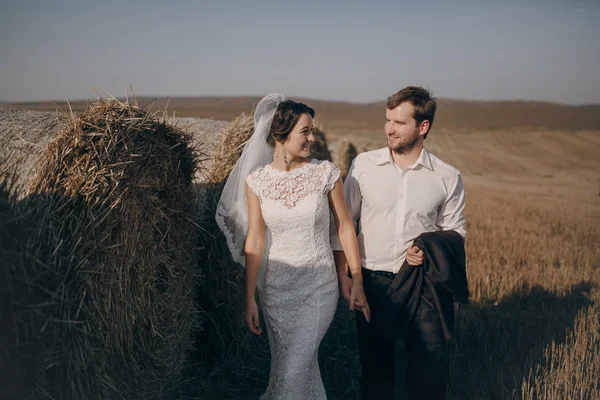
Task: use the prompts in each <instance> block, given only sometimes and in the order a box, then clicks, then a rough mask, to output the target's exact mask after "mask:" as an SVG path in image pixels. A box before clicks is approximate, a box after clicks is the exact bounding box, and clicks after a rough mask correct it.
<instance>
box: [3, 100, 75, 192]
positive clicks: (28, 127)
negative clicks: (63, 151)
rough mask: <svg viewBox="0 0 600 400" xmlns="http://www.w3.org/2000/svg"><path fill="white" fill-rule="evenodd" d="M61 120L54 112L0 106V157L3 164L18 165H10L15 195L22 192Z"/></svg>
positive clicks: (62, 121) (5, 166)
mask: <svg viewBox="0 0 600 400" xmlns="http://www.w3.org/2000/svg"><path fill="white" fill-rule="evenodd" d="M64 123H65V118H64V116H62V115H60V114H56V113H47V112H37V111H25V110H12V109H6V108H0V160H2V164H3V165H4V168H10V167H11V166H13V167H14V166H18V169H14V168H10V170H11V173H12V174H13V178H12V180H13V182H12V184H13V185H14V189H15V190H16V193H17V194H18V195H24V194H25V188H26V187H27V185H28V183H29V181H30V179H31V177H32V175H33V167H34V165H35V164H36V162H37V160H38V159H39V158H40V156H41V155H42V154H43V153H44V151H45V150H46V146H47V145H48V143H49V142H50V140H52V138H54V137H55V136H56V133H57V132H58V129H59V128H60V127H62V126H64Z"/></svg>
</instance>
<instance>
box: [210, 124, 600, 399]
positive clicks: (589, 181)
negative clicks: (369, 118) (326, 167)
mask: <svg viewBox="0 0 600 400" xmlns="http://www.w3.org/2000/svg"><path fill="white" fill-rule="evenodd" d="M343 137H344V136H342V135H335V134H330V135H328V141H329V143H330V149H331V148H335V147H336V144H337V142H338V141H339V140H340V139H341V138H343ZM352 139H353V141H354V142H356V143H358V144H359V148H362V149H365V150H368V149H373V148H377V147H382V146H384V145H385V140H384V139H383V134H369V135H355V136H354V137H353V138H352ZM425 144H426V146H427V147H428V148H429V149H430V151H432V152H433V153H434V154H436V155H438V156H439V157H440V158H441V159H443V160H444V161H446V162H448V163H450V164H452V165H454V166H456V167H457V168H459V169H460V170H461V173H462V175H463V179H464V182H465V191H466V198H467V206H466V210H465V214H466V218H467V229H468V233H467V242H466V247H467V263H468V279H469V285H470V291H471V304H470V305H468V306H461V308H460V309H459V310H458V313H457V330H456V337H455V340H454V342H453V343H452V345H451V356H450V359H451V383H450V389H449V390H450V393H449V398H451V399H456V400H458V399H600V274H599V273H600V225H599V223H600V197H599V189H600V157H599V156H598V154H600V132H597V131H543V130H530V131H527V130H523V131H519V130H504V131H503V130H494V131H492V130H488V131H480V132H452V131H446V132H443V133H438V132H432V134H431V135H430V136H429V137H428V139H427V140H426V142H425ZM252 343H253V344H252V347H251V349H252V350H251V354H248V355H247V358H246V357H244V359H245V361H244V362H243V363H241V364H239V363H235V364H232V365H231V366H229V368H228V367H224V368H223V370H222V371H221V372H220V374H217V375H214V376H212V377H211V380H210V381H209V382H207V385H208V387H211V388H220V390H215V391H213V390H209V391H210V392H212V394H211V395H209V397H207V398H220V397H222V396H226V397H228V398H239V399H242V398H256V397H258V395H260V394H261V391H262V390H264V388H265V387H266V385H267V382H268V371H267V367H268V364H269V361H268V357H269V355H268V346H267V343H266V340H264V339H262V338H253V339H252ZM396 350H397V354H398V361H399V362H398V366H397V373H398V374H397V375H398V376H397V390H396V398H397V399H404V398H405V395H406V392H405V387H406V385H405V383H404V381H403V372H404V370H405V368H406V365H405V364H404V361H403V355H404V353H403V352H404V349H403V345H402V344H401V343H399V344H398V346H397V349H396ZM320 362H321V372H322V375H323V379H324V383H325V386H326V388H327V390H328V395H329V398H331V399H356V398H358V394H359V385H358V378H359V373H360V369H359V364H358V350H357V347H356V338H355V330H354V322H353V316H352V315H351V314H350V313H349V312H348V311H347V309H346V305H345V304H344V302H343V301H340V304H339V307H338V310H337V314H336V317H335V319H334V322H333V324H332V327H331V328H330V330H329V332H328V333H327V336H326V337H325V340H324V342H323V344H322V347H321V351H320ZM232 378H234V379H232ZM232 381H235V382H236V385H235V387H232V386H230V385H227V384H226V382H232Z"/></svg>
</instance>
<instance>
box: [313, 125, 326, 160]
mask: <svg viewBox="0 0 600 400" xmlns="http://www.w3.org/2000/svg"><path fill="white" fill-rule="evenodd" d="M313 136H314V137H315V142H314V143H313V145H312V146H311V147H310V157H311V158H316V159H317V160H327V161H331V153H330V152H329V148H328V147H327V138H326V136H325V132H323V129H322V127H321V126H315V129H314V130H313Z"/></svg>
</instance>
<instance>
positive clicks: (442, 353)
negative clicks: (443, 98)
mask: <svg viewBox="0 0 600 400" xmlns="http://www.w3.org/2000/svg"><path fill="white" fill-rule="evenodd" d="M435 109H436V101H435V99H434V98H432V97H431V96H430V94H429V92H428V91H427V90H425V89H423V88H420V87H413V86H409V87H406V88H404V89H402V90H400V91H399V92H397V93H395V94H394V95H392V96H390V97H389V98H388V100H387V110H385V118H386V123H385V134H386V137H387V147H385V148H383V149H379V150H375V151H370V152H365V153H362V154H359V155H358V156H357V157H356V159H355V160H354V162H353V163H352V166H351V168H350V171H349V173H348V176H347V177H346V180H345V184H343V183H342V180H341V178H340V171H339V170H338V168H337V167H335V166H334V165H333V164H332V163H331V162H329V161H318V160H314V159H310V158H309V155H310V147H311V144H312V143H313V142H314V140H315V139H314V137H313V134H312V130H313V117H314V115H315V112H314V110H313V109H312V108H310V107H308V106H306V105H305V104H302V103H297V102H294V101H292V100H288V99H287V98H286V97H285V96H283V95H281V94H269V95H267V96H266V97H265V98H263V99H262V100H261V101H260V103H259V104H258V106H257V107H256V111H255V114H254V133H253V134H252V137H251V138H250V140H249V141H248V143H247V144H246V145H245V147H244V150H243V152H242V155H241V157H240V159H239V160H238V162H237V164H236V165H235V167H234V169H233V171H232V173H231V175H230V177H229V179H228V181H227V183H226V185H225V187H224V190H223V194H222V196H221V199H220V202H219V205H218V208H217V215H216V219H217V222H218V223H219V226H220V228H221V229H222V230H223V232H224V233H225V235H226V237H227V242H228V245H229V248H230V250H231V252H232V255H233V257H234V259H235V260H236V261H237V262H240V263H241V264H242V265H245V267H246V323H247V325H248V329H249V330H250V331H251V332H252V333H254V334H257V335H261V334H262V332H263V331H262V329H261V327H260V324H259V312H258V306H257V303H256V290H257V288H258V294H259V296H258V298H259V300H260V303H261V309H262V311H263V313H264V320H265V323H266V329H267V334H268V339H269V345H270V350H271V373H270V378H269V385H268V387H267V390H266V392H265V393H264V394H263V396H261V399H263V400H266V399H285V400H290V399H325V398H326V395H325V389H324V387H323V382H322V379H321V375H320V372H319V364H318V348H319V345H320V343H321V340H322V339H323V336H324V335H325V333H326V331H327V329H328V327H329V325H330V324H331V322H332V319H333V316H334V313H335V310H336V306H337V301H338V293H339V289H338V287H341V292H342V295H343V296H344V298H345V299H346V301H347V302H348V303H349V308H350V310H355V312H356V320H357V322H356V323H357V333H358V347H359V354H360V363H361V369H362V376H361V392H362V397H363V398H364V399H378V400H379V399H391V398H392V397H393V391H394V342H395V340H396V339H402V340H405V341H406V349H407V356H408V367H407V370H408V372H407V387H408V390H409V396H410V398H411V399H438V398H444V397H445V392H446V386H447V381H448V379H447V377H448V361H447V357H446V350H447V348H446V346H447V340H448V339H449V338H450V337H451V332H452V329H453V321H454V314H453V313H454V301H468V290H467V287H466V275H465V273H464V269H465V265H464V264H465V262H464V257H465V256H464V243H463V239H464V236H465V219H464V217H463V209H464V204H465V200H464V191H463V186H462V182H461V177H460V173H459V171H458V170H456V169H455V168H453V167H451V166H450V165H448V164H446V163H444V162H442V161H441V160H440V159H438V158H437V157H435V156H434V155H433V154H431V153H429V152H428V151H427V150H426V149H425V148H424V147H423V141H424V140H425V138H426V137H427V134H428V132H429V130H430V128H431V124H432V123H433V119H434V114H435ZM382 114H383V110H382ZM331 217H332V218H333V222H334V223H335V232H333V230H332V229H330V226H332V224H330V218H331ZM357 232H358V237H357ZM338 285H339V286H338Z"/></svg>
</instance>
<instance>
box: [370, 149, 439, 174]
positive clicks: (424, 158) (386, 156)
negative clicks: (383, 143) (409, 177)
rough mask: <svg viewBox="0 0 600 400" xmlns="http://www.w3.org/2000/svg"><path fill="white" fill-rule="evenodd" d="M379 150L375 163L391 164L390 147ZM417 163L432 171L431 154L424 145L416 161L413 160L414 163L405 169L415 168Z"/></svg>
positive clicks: (392, 160) (392, 161)
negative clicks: (379, 153)
mask: <svg viewBox="0 0 600 400" xmlns="http://www.w3.org/2000/svg"><path fill="white" fill-rule="evenodd" d="M381 150H382V151H381V155H380V156H379V159H378V160H377V165H384V164H386V163H390V164H392V165H393V164H394V159H393V158H392V153H391V151H390V149H389V148H387V147H385V148H383V149H381ZM419 164H421V165H422V166H424V167H425V168H427V169H430V170H432V171H433V165H432V164H431V156H430V154H429V152H428V151H427V149H426V148H425V147H423V150H421V154H419V158H417V161H415V163H414V164H413V165H411V166H410V167H408V168H407V169H415V167H416V166H417V165H419Z"/></svg>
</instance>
